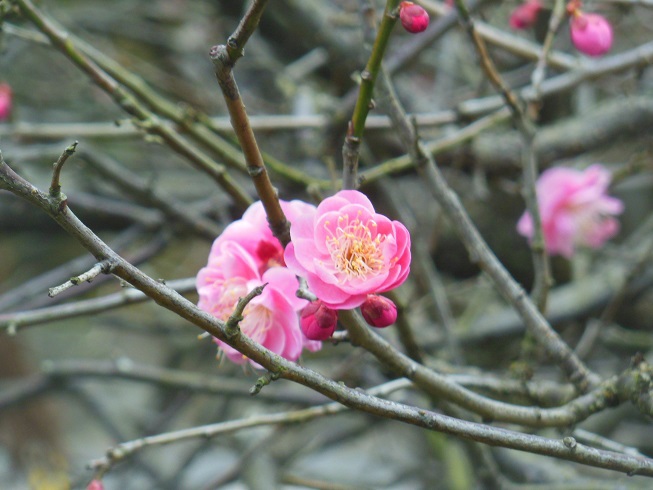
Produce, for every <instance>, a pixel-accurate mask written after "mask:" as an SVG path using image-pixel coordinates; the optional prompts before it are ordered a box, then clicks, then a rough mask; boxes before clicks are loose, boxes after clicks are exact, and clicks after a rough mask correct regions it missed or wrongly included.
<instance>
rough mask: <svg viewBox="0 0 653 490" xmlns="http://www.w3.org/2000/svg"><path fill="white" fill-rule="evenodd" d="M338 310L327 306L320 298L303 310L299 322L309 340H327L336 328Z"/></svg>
mask: <svg viewBox="0 0 653 490" xmlns="http://www.w3.org/2000/svg"><path fill="white" fill-rule="evenodd" d="M337 323H338V312H337V311H336V310H332V309H331V308H329V307H328V306H326V305H325V304H324V303H322V301H320V300H319V299H318V300H317V301H313V302H312V303H309V304H308V305H306V306H305V307H304V309H303V310H302V313H301V316H300V319H299V324H300V326H301V328H302V332H304V335H305V336H306V338H307V339H309V340H326V339H328V338H329V337H331V335H333V332H334V331H335V329H336V325H337Z"/></svg>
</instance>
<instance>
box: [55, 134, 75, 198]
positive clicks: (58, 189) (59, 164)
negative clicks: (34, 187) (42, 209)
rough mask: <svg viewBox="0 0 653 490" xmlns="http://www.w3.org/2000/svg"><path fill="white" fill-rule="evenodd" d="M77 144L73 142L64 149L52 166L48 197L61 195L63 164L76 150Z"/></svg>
mask: <svg viewBox="0 0 653 490" xmlns="http://www.w3.org/2000/svg"><path fill="white" fill-rule="evenodd" d="M77 145H78V142H77V141H75V142H74V143H73V144H72V145H70V146H69V147H68V148H66V149H65V150H64V151H63V153H62V154H61V156H60V157H59V159H58V160H57V161H56V162H55V163H54V165H53V166H52V182H51V183H50V195H51V196H52V197H56V198H59V197H60V193H61V182H60V179H61V170H62V169H63V166H64V164H65V163H66V161H67V160H68V158H70V157H71V156H72V155H73V153H75V150H76V149H77Z"/></svg>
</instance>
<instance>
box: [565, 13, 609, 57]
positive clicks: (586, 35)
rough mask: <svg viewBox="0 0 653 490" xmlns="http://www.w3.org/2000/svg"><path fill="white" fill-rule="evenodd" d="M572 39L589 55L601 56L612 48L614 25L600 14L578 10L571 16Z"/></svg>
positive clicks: (577, 47) (581, 50) (575, 44)
mask: <svg viewBox="0 0 653 490" xmlns="http://www.w3.org/2000/svg"><path fill="white" fill-rule="evenodd" d="M570 30H571V41H572V42H573V43H574V46H576V49H577V50H578V51H580V52H581V53H584V54H586V55H588V56H601V55H604V54H605V53H607V52H608V51H610V48H612V26H611V25H610V22H608V20H607V19H606V18H605V17H603V16H602V15H599V14H586V13H584V12H581V11H576V12H574V13H573V14H572V17H571V26H570Z"/></svg>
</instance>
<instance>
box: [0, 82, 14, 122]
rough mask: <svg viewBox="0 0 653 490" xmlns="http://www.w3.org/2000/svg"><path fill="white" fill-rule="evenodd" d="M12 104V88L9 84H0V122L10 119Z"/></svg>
mask: <svg viewBox="0 0 653 490" xmlns="http://www.w3.org/2000/svg"><path fill="white" fill-rule="evenodd" d="M12 103H13V98H12V90H11V87H10V86H9V84H7V83H0V121H6V120H7V119H9V116H10V115H11V107H12Z"/></svg>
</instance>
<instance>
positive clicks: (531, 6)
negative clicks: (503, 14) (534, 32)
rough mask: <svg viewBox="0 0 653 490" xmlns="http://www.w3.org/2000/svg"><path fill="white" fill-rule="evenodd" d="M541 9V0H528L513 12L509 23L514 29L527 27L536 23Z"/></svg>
mask: <svg viewBox="0 0 653 490" xmlns="http://www.w3.org/2000/svg"><path fill="white" fill-rule="evenodd" d="M540 10H542V3H541V2H540V0H526V2H524V3H522V4H520V5H518V6H517V7H515V9H514V10H513V11H512V12H511V14H510V19H509V20H508V23H509V24H510V27H511V28H513V29H527V28H529V27H531V26H532V25H533V24H535V22H536V21H537V14H539V13H540Z"/></svg>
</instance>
